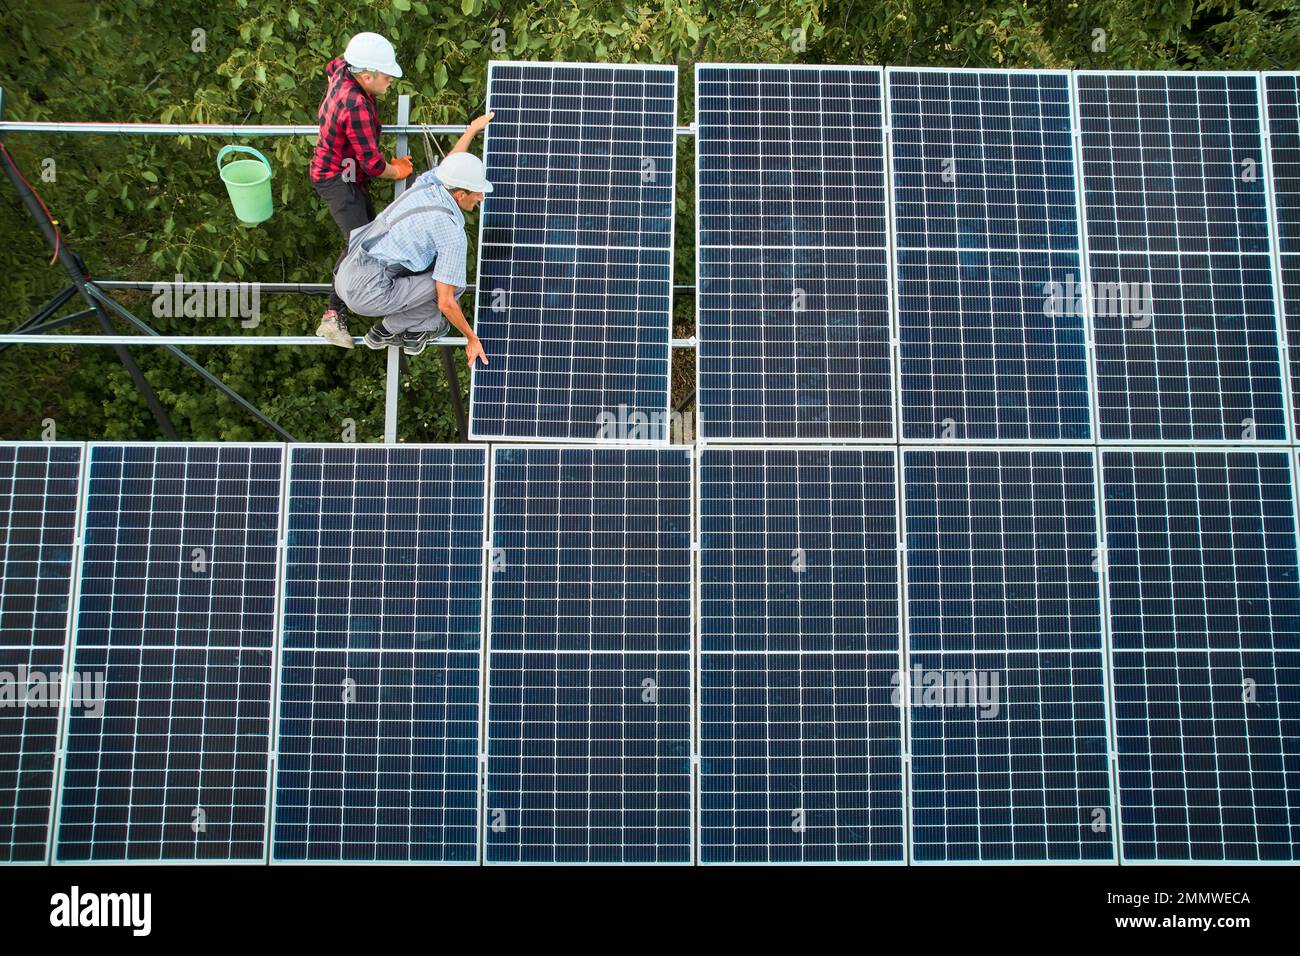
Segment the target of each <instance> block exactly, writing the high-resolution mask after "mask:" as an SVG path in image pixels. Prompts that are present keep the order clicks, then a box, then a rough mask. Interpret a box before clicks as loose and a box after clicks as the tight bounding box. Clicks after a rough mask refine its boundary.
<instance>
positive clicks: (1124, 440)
mask: <svg viewBox="0 0 1300 956" xmlns="http://www.w3.org/2000/svg"><path fill="white" fill-rule="evenodd" d="M1263 76H1264V74H1262V73H1259V72H1255V71H1250V70H1205V71H1183V70H1073V71H1071V73H1070V90H1071V94H1070V98H1071V102H1072V104H1073V110H1074V121H1075V130H1076V135H1075V169H1076V173H1075V174H1076V180H1077V182H1078V197H1079V200H1078V201H1079V225H1080V232H1081V236H1082V240H1083V250H1084V252H1083V259H1084V263H1085V270H1086V271H1085V275H1087V276H1088V287H1087V288H1088V289H1093V288H1094V285H1093V277H1092V275H1091V273H1092V272H1093V271H1094V270H1093V269H1092V266H1093V261H1092V260H1093V256H1094V255H1096V254H1107V255H1111V256H1113V257H1114V258H1115V259H1116V261H1117V262H1118V261H1119V260H1120V259H1121V258H1123V257H1125V256H1127V257H1129V258H1131V259H1137V258H1141V259H1144V260H1145V261H1146V262H1147V267H1148V268H1152V265H1151V264H1152V262H1153V261H1154V260H1155V259H1158V258H1162V257H1163V258H1168V259H1170V260H1178V261H1181V260H1182V259H1183V258H1184V257H1186V256H1189V255H1192V256H1195V255H1199V256H1201V257H1203V258H1205V259H1206V260H1207V261H1208V262H1214V261H1217V260H1220V259H1222V260H1231V261H1235V263H1236V265H1237V268H1238V271H1239V272H1244V265H1243V263H1244V260H1245V259H1246V258H1248V257H1250V256H1266V257H1269V256H1270V254H1271V258H1272V259H1273V265H1272V268H1271V270H1270V271H1271V284H1272V287H1273V288H1272V298H1273V320H1274V321H1273V324H1274V335H1273V342H1272V343H1271V344H1274V345H1276V348H1277V366H1278V368H1277V377H1278V396H1279V405H1280V406H1281V407H1280V408H1279V409H1272V408H1270V407H1269V406H1268V403H1267V401H1266V396H1267V392H1264V391H1260V392H1256V391H1254V385H1255V383H1256V382H1257V381H1262V382H1263V383H1264V384H1265V385H1266V384H1267V377H1266V376H1264V375H1263V373H1260V375H1259V376H1256V375H1253V374H1252V375H1251V378H1250V382H1251V385H1252V389H1251V390H1250V391H1249V392H1247V393H1246V394H1248V395H1249V396H1250V397H1251V399H1252V401H1255V403H1256V404H1255V406H1254V410H1255V412H1256V415H1255V417H1256V418H1258V413H1259V412H1261V411H1263V412H1272V411H1276V412H1277V413H1278V416H1279V421H1278V422H1277V423H1276V425H1274V424H1273V423H1265V424H1264V425H1263V426H1262V427H1269V428H1273V427H1276V428H1277V429H1279V430H1280V435H1278V436H1277V437H1272V438H1267V437H1266V438H1260V437H1256V438H1253V439H1249V440H1247V439H1244V438H1243V439H1232V438H1224V437H1206V436H1204V435H1202V436H1196V435H1195V434H1193V433H1192V430H1193V429H1195V428H1197V427H1198V426H1197V424H1196V423H1195V422H1194V421H1190V422H1189V424H1188V425H1187V428H1188V434H1186V435H1167V434H1163V431H1165V430H1166V429H1167V428H1169V427H1177V423H1175V425H1174V426H1167V425H1165V424H1164V423H1163V420H1161V422H1160V423H1159V424H1158V425H1157V427H1158V428H1159V429H1160V430H1161V431H1162V434H1160V435H1158V436H1156V437H1148V436H1139V435H1136V434H1135V432H1136V431H1138V430H1139V429H1141V428H1142V427H1143V423H1142V422H1135V421H1134V420H1133V419H1132V418H1131V416H1129V415H1128V411H1129V410H1123V411H1124V415H1125V416H1126V417H1125V418H1124V420H1123V421H1122V422H1120V423H1117V424H1112V423H1110V422H1108V421H1107V415H1106V413H1107V410H1108V409H1107V408H1106V407H1104V405H1105V403H1104V402H1103V395H1104V394H1105V393H1104V392H1103V388H1102V382H1101V378H1102V376H1101V362H1102V351H1103V350H1102V348H1100V347H1099V344H1098V343H1100V341H1101V339H1102V338H1103V337H1104V336H1105V334H1106V333H1105V330H1104V329H1103V327H1102V326H1101V325H1100V324H1099V322H1098V319H1097V317H1096V315H1095V310H1094V307H1093V303H1092V302H1091V301H1089V302H1088V303H1087V312H1088V315H1089V334H1090V338H1091V341H1092V343H1093V344H1092V356H1093V365H1094V373H1093V378H1094V382H1093V392H1092V396H1093V404H1094V406H1095V409H1096V430H1095V431H1094V434H1095V435H1096V436H1097V445H1098V446H1099V447H1100V446H1102V445H1105V446H1107V447H1111V446H1119V445H1124V446H1130V447H1138V446H1151V447H1160V446H1164V445H1167V444H1180V445H1188V446H1229V445H1232V444H1236V443H1239V442H1242V441H1249V443H1250V444H1251V445H1258V446H1264V445H1274V446H1285V445H1287V444H1289V443H1290V442H1292V441H1293V440H1295V439H1294V437H1293V436H1295V435H1296V426H1295V414H1296V412H1295V409H1293V408H1292V403H1291V402H1290V401H1288V400H1287V399H1288V392H1289V386H1288V382H1287V379H1288V377H1289V376H1288V374H1287V373H1288V368H1287V364H1288V363H1287V356H1286V352H1285V335H1284V334H1283V326H1284V322H1283V319H1282V313H1281V309H1280V303H1281V297H1280V296H1281V294H1280V290H1279V282H1280V277H1279V276H1278V273H1277V266H1276V242H1275V241H1273V235H1274V232H1273V229H1272V226H1271V223H1272V220H1273V214H1272V203H1271V202H1270V201H1269V199H1268V196H1269V194H1270V192H1271V189H1272V176H1271V174H1270V172H1269V169H1270V167H1269V159H1268V152H1269V150H1268V140H1267V109H1266V105H1265V101H1264V82H1263V79H1262V77H1263ZM1090 77H1091V78H1101V79H1105V78H1108V77H1111V78H1119V77H1132V78H1134V79H1135V80H1136V81H1139V82H1140V81H1141V79H1142V78H1181V79H1187V78H1189V77H1190V78H1193V79H1194V78H1197V77H1211V78H1222V79H1224V80H1231V79H1233V78H1243V79H1250V80H1251V81H1252V82H1253V83H1254V95H1255V105H1256V117H1257V122H1258V132H1259V155H1260V169H1261V173H1260V176H1261V181H1262V188H1261V193H1262V198H1261V201H1260V208H1261V211H1262V213H1263V222H1262V226H1263V240H1264V245H1265V247H1266V248H1264V249H1249V248H1247V245H1248V243H1247V242H1246V241H1238V242H1237V246H1236V248H1235V249H1234V250H1232V251H1224V250H1214V249H1212V248H1210V246H1211V245H1212V244H1213V241H1214V240H1213V236H1210V235H1209V228H1210V225H1211V222H1210V219H1209V215H1208V213H1207V221H1206V230H1207V236H1209V238H1208V239H1207V244H1206V249H1205V250H1204V251H1199V252H1198V251H1197V250H1195V249H1186V248H1184V247H1183V245H1182V242H1181V236H1180V235H1179V234H1178V233H1177V231H1176V229H1177V225H1178V223H1179V220H1178V219H1177V215H1176V214H1175V218H1174V219H1173V220H1172V221H1173V223H1174V225H1175V236H1174V246H1173V247H1172V248H1168V249H1165V248H1160V249H1156V248H1152V247H1151V245H1150V243H1149V242H1148V243H1146V244H1145V245H1143V246H1142V247H1141V248H1140V249H1133V250H1126V249H1125V248H1124V243H1123V240H1124V236H1123V235H1122V233H1121V231H1120V223H1119V222H1118V220H1116V222H1115V223H1114V227H1115V236H1116V238H1115V242H1114V244H1113V246H1108V247H1107V248H1105V249H1101V248H1098V247H1097V243H1096V242H1095V241H1094V237H1093V229H1092V227H1091V225H1090V219H1091V212H1090V207H1089V205H1088V203H1087V192H1088V189H1087V185H1086V182H1085V178H1086V176H1085V168H1084V167H1085V159H1086V157H1085V150H1086V149H1087V147H1086V146H1085V144H1084V139H1085V136H1086V134H1087V131H1086V130H1085V128H1084V120H1083V97H1082V95H1081V92H1080V91H1081V86H1080V82H1081V80H1082V79H1084V78H1090ZM1196 119H1197V120H1198V121H1199V119H1200V117H1199V114H1198V116H1197V118H1196ZM1196 131H1197V135H1201V127H1200V126H1199V122H1198V126H1197V130H1196ZM1230 135H1231V138H1235V135H1236V134H1230ZM1169 150H1170V154H1171V156H1172V154H1173V152H1174V148H1173V147H1172V146H1170V147H1169ZM1171 175H1172V174H1171ZM1116 193H1118V190H1116ZM1144 195H1145V193H1144ZM1237 208H1239V206H1238V205H1236V204H1234V209H1237ZM1206 209H1207V210H1208V209H1209V206H1208V205H1207V207H1206ZM1231 221H1235V222H1238V223H1240V219H1239V218H1238V219H1234V220H1231ZM1144 237H1145V238H1149V234H1145V233H1144ZM1088 298H1089V299H1090V298H1091V297H1088ZM1151 304H1152V305H1154V302H1153V303H1151ZM1151 311H1152V313H1153V315H1152V326H1151V330H1152V332H1154V330H1155V328H1156V327H1157V324H1158V323H1157V322H1156V321H1155V320H1156V319H1157V318H1158V317H1157V316H1155V315H1154V313H1155V309H1154V308H1152V309H1151ZM1249 321H1250V316H1249V315H1248V314H1247V315H1246V316H1245V317H1244V319H1243V328H1242V334H1243V335H1247V336H1248V335H1249V332H1250V329H1249ZM1219 331H1220V328H1219V327H1218V326H1216V327H1215V332H1216V334H1217V333H1218V332H1219ZM1229 331H1232V330H1229ZM1187 332H1188V326H1187V325H1186V324H1184V325H1182V326H1180V330H1179V336H1180V338H1179V339H1178V344H1179V345H1180V346H1181V347H1182V348H1184V349H1190V348H1191V345H1190V344H1189V341H1188V335H1187ZM1115 335H1118V336H1121V337H1122V336H1123V335H1124V332H1123V330H1121V331H1119V332H1118V333H1115ZM1153 343H1154V339H1153ZM1123 347H1124V348H1125V349H1127V348H1128V343H1127V341H1126V340H1125V344H1124V346H1123ZM1154 347H1155V346H1154V344H1153V349H1154ZM1164 347H1165V348H1168V347H1169V345H1168V343H1166V344H1165V346H1164ZM1249 361H1250V364H1252V365H1255V364H1258V361H1257V360H1255V359H1254V358H1253V357H1252V358H1251V359H1250V360H1249ZM1269 365H1270V368H1271V366H1272V363H1271V362H1270V363H1269ZM1215 366H1216V382H1217V383H1218V384H1219V385H1221V384H1222V379H1221V377H1220V373H1221V369H1220V368H1219V363H1218V357H1217V355H1216V359H1215ZM1182 371H1183V373H1184V380H1185V382H1186V383H1190V381H1191V379H1192V378H1193V374H1192V372H1191V368H1190V362H1188V363H1186V364H1185V365H1184V367H1183V369H1182ZM1151 381H1152V384H1153V387H1155V388H1156V389H1157V391H1159V390H1160V387H1161V384H1160V383H1161V380H1160V379H1159V378H1152V379H1151ZM1217 394H1218V395H1219V396H1222V395H1224V394H1225V393H1224V392H1223V391H1222V390H1221V389H1220V391H1219V392H1218V393H1217ZM1208 395H1209V393H1208V392H1205V391H1200V392H1196V391H1192V390H1191V388H1190V385H1189V387H1188V411H1187V414H1188V415H1189V416H1194V415H1195V413H1196V411H1197V407H1196V405H1195V399H1196V398H1197V397H1198V396H1208ZM1259 395H1264V396H1265V400H1264V401H1263V403H1262V404H1261V402H1260V399H1259V398H1258V396H1259ZM1111 405H1112V406H1115V403H1114V402H1113V401H1112V403H1111ZM1115 407H1118V406H1115ZM1154 408H1155V411H1156V412H1157V413H1158V414H1160V415H1161V417H1162V418H1163V413H1164V411H1165V409H1164V408H1163V407H1162V406H1161V404H1160V400H1159V398H1157V399H1156V403H1155V406H1154ZM1110 410H1111V411H1114V408H1111V409H1110ZM1173 411H1175V412H1178V411H1179V409H1174V410H1173ZM1255 424H1256V425H1259V422H1258V421H1256V423H1255ZM1148 427H1149V426H1148ZM1226 427H1227V426H1226V423H1225V428H1226ZM1117 428H1122V429H1124V430H1125V431H1126V433H1125V434H1107V430H1108V429H1112V430H1113V429H1117Z"/></svg>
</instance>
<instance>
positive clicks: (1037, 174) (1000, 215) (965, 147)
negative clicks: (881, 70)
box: [886, 68, 1091, 440]
mask: <svg viewBox="0 0 1300 956" xmlns="http://www.w3.org/2000/svg"><path fill="white" fill-rule="evenodd" d="M886 75H887V77H888V79H889V113H890V152H891V163H892V171H893V202H894V218H895V232H896V235H895V247H896V251H895V268H896V271H897V288H898V325H899V368H900V385H901V390H900V395H901V404H902V417H903V435H904V437H905V438H955V439H973V440H979V439H1025V438H1043V439H1053V438H1055V439H1087V438H1088V437H1089V436H1090V431H1091V429H1090V411H1089V406H1088V367H1087V350H1086V345H1085V336H1084V316H1083V312H1082V310H1080V309H1078V308H1076V307H1075V303H1076V299H1077V295H1076V293H1075V292H1074V291H1073V290H1075V289H1076V288H1080V287H1081V286H1082V283H1083V279H1082V275H1083V270H1082V268H1081V262H1080V254H1079V249H1080V240H1079V229H1078V222H1077V216H1076V212H1075V209H1076V192H1075V183H1074V156H1073V145H1072V144H1073V141H1072V135H1071V133H1072V125H1071V113H1070V86H1069V76H1068V74H1066V73H1063V72H1035V71H992V70H990V71H979V70H977V71H950V70H910V69H893V68H891V69H890V70H888V71H887V73H886Z"/></svg>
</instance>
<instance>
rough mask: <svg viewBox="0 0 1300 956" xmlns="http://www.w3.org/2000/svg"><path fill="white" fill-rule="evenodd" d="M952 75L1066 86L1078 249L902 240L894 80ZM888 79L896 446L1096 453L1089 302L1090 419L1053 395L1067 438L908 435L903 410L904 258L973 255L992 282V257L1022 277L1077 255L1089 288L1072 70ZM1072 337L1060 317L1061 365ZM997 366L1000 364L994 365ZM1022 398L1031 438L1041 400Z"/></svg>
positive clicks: (1081, 392)
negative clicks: (1069, 431) (1071, 416)
mask: <svg viewBox="0 0 1300 956" xmlns="http://www.w3.org/2000/svg"><path fill="white" fill-rule="evenodd" d="M952 73H958V74H961V75H967V74H971V75H976V76H980V75H985V76H1001V77H1007V78H1008V80H1009V81H1010V80H1011V79H1013V78H1014V77H1024V76H1035V77H1059V78H1062V79H1064V80H1065V86H1064V93H1065V103H1064V106H1065V107H1066V110H1067V114H1066V115H1067V117H1068V122H1069V124H1070V134H1071V135H1070V139H1071V148H1070V154H1071V166H1072V170H1071V175H1072V177H1073V179H1074V200H1073V211H1074V233H1075V236H1074V240H1075V241H1074V242H1073V244H1067V245H1060V244H1055V243H1053V242H1051V241H1048V242H1047V243H1046V245H1044V246H1043V247H1042V248H1041V249H1040V248H1035V247H1029V246H1026V245H1024V244H1023V243H1018V244H1014V245H1012V244H1000V245H995V244H993V243H991V242H988V241H985V242H984V244H982V245H976V246H971V245H966V244H964V243H961V242H960V241H957V242H954V243H953V244H952V245H937V244H933V243H928V244H923V245H915V244H909V243H904V242H901V241H900V231H901V230H900V226H899V223H898V205H899V200H898V198H897V194H898V184H897V178H898V176H899V175H900V171H899V169H898V167H897V165H896V158H897V152H896V144H897V139H898V137H897V134H896V130H895V125H896V124H895V122H894V119H895V117H894V97H893V95H892V93H893V77H896V76H900V75H905V74H918V75H921V76H924V75H935V74H952ZM885 75H886V76H885V78H886V83H885V96H886V113H885V116H886V144H887V147H888V165H887V167H886V168H887V171H888V175H887V177H886V178H887V180H888V185H889V198H888V203H889V212H890V217H891V223H890V266H891V270H892V277H891V294H892V297H893V327H894V332H893V336H894V348H895V352H896V369H897V371H896V373H895V382H896V383H897V386H896V388H895V393H896V395H897V399H896V402H895V405H896V407H897V410H898V424H897V431H896V434H897V435H899V436H900V437H899V439H898V443H899V444H900V445H906V446H908V447H912V446H913V445H916V446H923V445H925V444H926V443H928V442H933V441H937V440H945V441H956V442H960V443H962V444H964V445H969V446H972V447H974V446H979V445H996V446H999V447H1001V446H1021V445H1023V446H1026V447H1036V446H1039V445H1041V444H1043V443H1044V442H1050V443H1052V444H1054V445H1059V446H1076V447H1084V448H1086V447H1091V445H1092V443H1093V437H1092V436H1094V435H1096V434H1097V414H1096V408H1095V406H1096V401H1095V395H1096V389H1095V381H1094V375H1093V361H1092V326H1091V318H1092V317H1091V310H1090V309H1089V308H1088V306H1087V304H1086V303H1085V307H1084V309H1083V310H1081V314H1079V315H1078V316H1077V317H1075V318H1076V319H1077V322H1078V333H1079V334H1080V335H1081V336H1082V342H1080V343H1078V344H1077V346H1075V347H1074V348H1076V349H1077V351H1078V353H1079V354H1078V361H1080V362H1081V363H1082V366H1083V379H1082V382H1081V388H1076V390H1075V394H1076V397H1077V398H1081V399H1082V402H1081V403H1080V405H1079V406H1078V408H1079V410H1081V411H1083V412H1084V413H1085V418H1083V419H1082V420H1077V421H1074V422H1068V421H1067V417H1068V413H1069V411H1070V407H1071V406H1068V405H1065V404H1061V403H1060V402H1059V399H1060V398H1061V397H1062V396H1064V395H1067V394H1069V393H1070V392H1069V389H1068V387H1065V386H1059V385H1058V387H1057V388H1056V389H1055V395H1056V397H1057V399H1058V403H1057V405H1056V406H1055V407H1056V411H1057V415H1058V418H1057V422H1056V425H1057V427H1058V429H1059V430H1060V431H1061V432H1062V433H1061V434H1056V435H1047V436H1037V437H1035V436H1029V435H1026V436H1017V435H1003V436H996V435H979V434H970V433H969V431H970V429H971V427H972V426H974V427H978V426H979V425H980V424H981V423H980V422H979V421H978V420H976V421H967V422H965V423H962V422H958V423H957V424H958V426H959V428H961V427H962V426H963V425H964V427H965V430H966V431H967V433H966V434H960V433H959V434H955V435H953V436H951V437H949V438H941V436H940V435H938V434H934V435H919V434H908V429H909V426H908V422H907V407H908V406H907V405H906V404H905V401H904V392H905V382H904V379H905V373H904V371H903V366H904V360H903V355H902V351H903V346H904V341H903V312H904V310H903V307H902V299H903V287H904V282H903V280H902V278H901V272H902V261H901V260H902V259H903V258H904V257H905V256H913V257H915V256H918V255H919V256H922V257H931V256H934V255H943V254H948V255H951V256H953V257H954V259H955V260H960V259H962V258H963V257H965V256H967V255H969V254H972V253H974V254H978V255H980V256H982V257H984V258H985V260H986V262H985V264H984V265H983V266H981V268H983V269H985V270H987V272H988V274H989V275H990V276H991V275H992V272H993V265H992V260H993V258H995V257H999V256H1001V257H1010V256H1014V257H1016V261H1017V268H1018V269H1019V270H1020V271H1021V272H1022V274H1023V273H1024V272H1026V271H1027V270H1028V269H1030V268H1043V269H1047V270H1049V272H1052V273H1055V272H1056V270H1058V269H1059V268H1061V267H1062V266H1061V265H1060V263H1061V262H1063V261H1064V259H1065V258H1066V257H1069V256H1074V257H1077V270H1076V271H1077V272H1078V274H1079V277H1080V281H1081V282H1083V281H1086V278H1085V277H1086V268H1085V267H1086V260H1087V253H1086V250H1085V248H1084V230H1083V209H1082V198H1081V194H1080V193H1079V185H1078V180H1079V175H1080V166H1079V159H1078V155H1077V142H1078V136H1077V132H1078V128H1079V126H1078V117H1077V114H1076V99H1075V96H1074V88H1073V83H1072V80H1071V79H1070V77H1071V71H1069V70H1053V69H1024V70H1020V69H997V68H978V69H965V68H962V69H960V70H954V69H952V68H949V67H925V66H916V67H913V66H889V67H886V68H885ZM981 102H982V101H981ZM1014 102H1015V101H1014V100H1013V101H1012V108H1011V112H1010V115H1011V117H1012V119H1014ZM1038 102H1039V103H1040V104H1041V103H1042V99H1041V96H1040V98H1039V100H1038ZM953 115H956V114H953ZM1045 115H1046V114H1043V117H1045ZM1041 125H1043V126H1046V120H1045V118H1044V119H1043V121H1042V123H1041ZM956 129H957V127H956V126H955V125H954V131H956ZM978 131H979V133H980V136H981V140H983V138H984V135H985V133H987V132H989V131H990V130H989V129H988V128H986V127H983V126H981V127H979V130H978ZM1044 142H1046V134H1045V133H1044ZM954 149H956V146H955V144H954ZM1046 149H1047V147H1046V146H1045V147H1044V152H1046ZM954 158H956V157H954ZM918 161H919V160H918ZM1046 162H1047V161H1046V159H1045V160H1044V163H1045V164H1046ZM1043 178H1044V181H1045V184H1044V198H1045V199H1047V198H1049V188H1048V186H1047V185H1046V180H1048V179H1050V174H1049V173H1047V172H1045V173H1044V177H1043ZM922 188H924V187H922ZM985 202H987V197H986V198H985ZM954 228H957V227H954ZM1045 235H1046V236H1047V238H1048V239H1049V240H1050V239H1051V238H1052V233H1051V232H1050V229H1049V232H1047V233H1045ZM956 238H957V239H958V240H960V238H961V237H960V235H959V234H956ZM986 238H987V237H986ZM1035 259H1042V260H1043V262H1042V263H1040V264H1038V265H1036V266H1035V265H1033V263H1032V260H1035ZM963 267H964V265H963V264H961V263H960V262H959V263H958V264H957V265H956V266H955V269H956V270H957V272H956V274H957V276H958V281H960V276H961V270H962V269H963ZM913 268H915V267H913ZM927 268H928V267H927ZM927 274H928V272H927ZM990 282H992V279H990ZM1032 291H1033V289H1032V286H1031V287H1030V288H1029V289H1027V290H1026V292H1025V298H1029V297H1030V293H1031V292H1032ZM991 295H992V294H991ZM996 314H997V310H996V309H991V312H990V319H991V320H992V319H994V318H996ZM1024 317H1025V318H1027V317H1028V313H1026V314H1025V316H1024ZM963 328H964V326H963ZM989 331H990V333H991V334H992V335H996V333H997V331H998V327H997V326H996V325H995V324H991V325H990V326H989ZM963 334H964V333H963ZM1071 334H1072V329H1071V328H1070V327H1068V326H1067V325H1066V324H1064V323H1062V322H1061V319H1060V317H1058V318H1057V319H1056V322H1055V332H1054V334H1053V350H1054V352H1055V356H1056V357H1055V362H1056V363H1057V364H1058V365H1059V364H1061V363H1062V362H1064V361H1066V359H1065V358H1064V356H1065V354H1066V353H1067V352H1068V351H1070V349H1071V345H1070V343H1069V342H1068V337H1069V335H1071ZM918 361H920V360H918ZM930 361H931V362H933V355H931V359H930ZM958 361H961V362H962V364H963V375H964V374H965V370H964V367H965V363H966V357H965V356H959V357H958ZM993 361H994V363H995V364H996V360H993ZM1030 364H1031V359H1030V357H1029V355H1028V353H1026V356H1025V360H1024V365H1025V368H1026V370H1027V369H1028V367H1029V366H1030ZM1027 374H1028V373H1027ZM930 378H931V379H933V378H935V375H934V373H931V374H930ZM993 394H994V395H995V396H996V395H998V394H1001V392H1000V390H999V389H998V388H997V387H996V386H995V387H994V389H993ZM1017 394H1019V393H1017ZM1024 394H1025V397H1026V403H1025V405H1024V406H1023V408H1020V407H1019V406H1018V407H1017V410H1018V411H1023V413H1024V414H1025V416H1026V420H1025V428H1026V430H1027V431H1028V430H1031V429H1032V428H1033V427H1035V422H1034V419H1033V417H1032V414H1033V411H1034V410H1035V408H1038V407H1039V406H1037V405H1035V404H1034V403H1033V402H1032V398H1033V396H1034V394H1035V393H1034V392H1031V391H1026V393H1024ZM967 410H968V411H969V410H970V409H969V408H968V409H967ZM997 424H998V427H999V428H1001V425H1002V423H1000V422H998V423H997ZM1067 424H1070V425H1072V426H1073V427H1074V428H1076V429H1077V428H1080V427H1082V428H1084V429H1086V432H1087V433H1086V434H1083V435H1075V436H1070V435H1065V434H1063V432H1064V431H1065V429H1066V427H1067Z"/></svg>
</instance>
